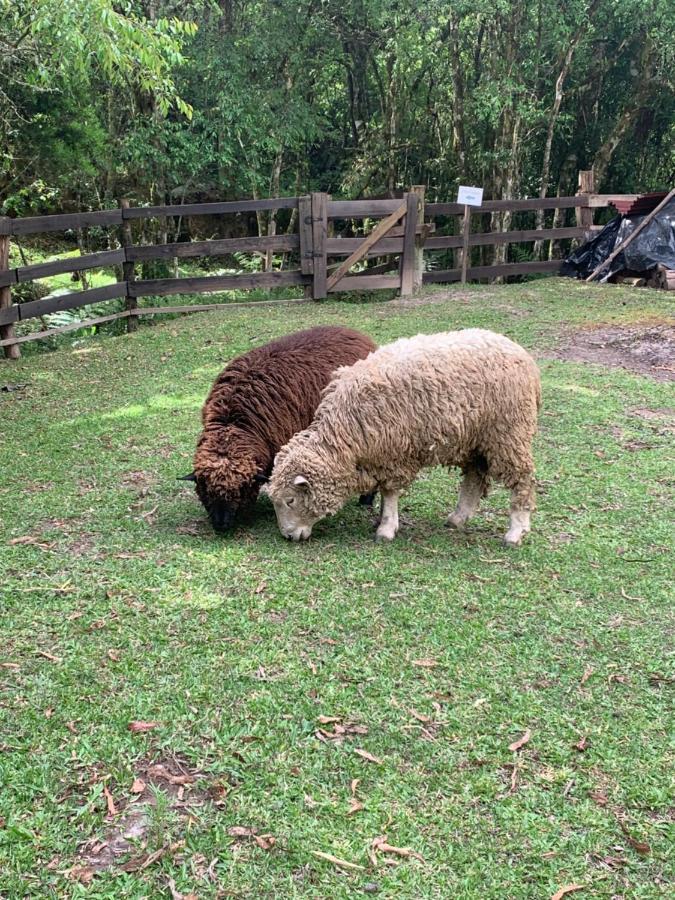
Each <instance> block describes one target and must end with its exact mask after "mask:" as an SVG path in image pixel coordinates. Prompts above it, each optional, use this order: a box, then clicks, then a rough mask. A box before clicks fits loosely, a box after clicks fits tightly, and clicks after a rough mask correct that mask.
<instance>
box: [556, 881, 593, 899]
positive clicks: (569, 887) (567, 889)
mask: <svg viewBox="0 0 675 900" xmlns="http://www.w3.org/2000/svg"><path fill="white" fill-rule="evenodd" d="M584 887H585V885H583V884H566V885H565V886H564V887H561V888H560V890H559V891H556V892H555V894H553V896H552V897H551V900H562V898H563V897H564V896H565V894H571V893H572V891H583V889H584Z"/></svg>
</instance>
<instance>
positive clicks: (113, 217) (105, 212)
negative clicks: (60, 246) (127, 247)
mask: <svg viewBox="0 0 675 900" xmlns="http://www.w3.org/2000/svg"><path fill="white" fill-rule="evenodd" d="M7 223H9V224H7ZM121 224H122V212H121V210H119V209H102V210H98V211H95V212H82V213H59V214H57V215H54V216H29V217H27V218H24V219H6V220H5V221H4V222H0V234H43V233H46V232H48V231H68V230H70V229H72V228H84V227H85V226H86V225H121Z"/></svg>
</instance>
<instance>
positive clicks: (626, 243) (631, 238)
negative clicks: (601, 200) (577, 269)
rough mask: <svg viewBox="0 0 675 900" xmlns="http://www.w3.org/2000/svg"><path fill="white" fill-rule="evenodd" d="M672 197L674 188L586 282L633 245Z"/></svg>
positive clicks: (674, 191)
mask: <svg viewBox="0 0 675 900" xmlns="http://www.w3.org/2000/svg"><path fill="white" fill-rule="evenodd" d="M673 197H675V188H673V189H672V190H671V191H669V192H668V194H666V196H665V197H664V198H663V200H662V201H661V202H660V203H659V205H658V206H657V207H656V208H655V209H653V210H652V211H651V212H650V213H649V215H646V216H645V217H644V219H643V220H642V221H641V222H640V224H639V225H638V226H637V228H635V229H634V230H633V231H631V233H630V234H629V235H628V237H627V238H626V239H625V240H624V241H622V242H621V243H620V244H619V246H618V247H615V248H614V250H612V252H611V253H610V254H609V256H608V257H607V259H606V260H604V261H603V262H601V263H599V264H598V265H597V266H596V267H595V269H593V271H592V272H591V274H590V275H589V276H588V278H586V281H593V279H594V278H595V277H596V276H597V275H598V274H599V273H600V272H602V270H603V269H606V268H607V267H608V266H609V264H610V263H611V262H612V261H613V260H615V259H616V258H617V256H618V255H619V253H621V252H622V251H623V250H625V249H626V247H628V246H630V244H632V243H633V241H634V240H635V238H636V237H637V236H638V234H640V232H641V231H642V230H643V229H644V228H645V227H646V226H647V225H649V223H650V222H651V221H652V219H653V218H654V217H655V216H657V215H658V214H659V213H660V212H661V210H662V209H663V207H664V206H666V205H667V204H668V203H670V201H671V200H672V198H673Z"/></svg>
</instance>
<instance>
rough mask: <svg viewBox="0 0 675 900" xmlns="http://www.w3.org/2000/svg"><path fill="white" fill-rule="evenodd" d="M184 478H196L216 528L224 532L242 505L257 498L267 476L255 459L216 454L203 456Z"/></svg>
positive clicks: (190, 479)
mask: <svg viewBox="0 0 675 900" xmlns="http://www.w3.org/2000/svg"><path fill="white" fill-rule="evenodd" d="M181 480H183V481H193V482H194V484H195V488H196V490H197V496H198V497H199V499H200V500H201V502H202V505H203V506H204V509H205V510H206V512H207V513H208V516H209V519H210V520H211V525H212V526H213V528H214V531H218V532H221V533H222V532H225V531H228V530H229V529H230V528H232V526H233V525H234V523H235V519H236V516H237V513H238V512H239V510H240V509H241V508H242V507H244V506H249V505H251V504H252V503H254V502H255V500H256V497H257V496H258V492H259V491H260V486H261V484H263V483H264V482H265V481H266V480H267V476H266V475H264V474H263V473H261V472H260V471H259V468H258V466H257V465H256V464H255V462H254V461H247V460H241V459H238V460H236V461H234V460H231V459H229V458H228V457H226V456H216V455H213V456H210V457H208V458H205V459H204V458H201V459H200V461H199V463H198V464H197V465H196V466H195V470H194V472H192V474H191V475H186V476H184V477H183V479H181Z"/></svg>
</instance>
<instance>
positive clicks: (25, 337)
mask: <svg viewBox="0 0 675 900" xmlns="http://www.w3.org/2000/svg"><path fill="white" fill-rule="evenodd" d="M128 315H129V313H128V312H127V311H126V310H124V311H123V312H118V313H111V314H110V315H109V316H96V318H93V319H83V320H82V321H81V322H71V323H70V324H69V325H59V327H58V328H47V329H46V330H45V331H33V332H31V334H22V335H21V337H18V338H16V339H15V343H17V344H25V343H27V342H28V341H42V340H44V339H45V338H48V337H52V336H53V335H55V334H65V333H66V332H67V331H79V330H80V328H91V327H92V326H93V325H102V324H103V323H104V322H114V321H115V320H116V319H126V317H127V316H128ZM8 343H9V342H8V341H6V340H2V341H0V347H6V345H7V344H8Z"/></svg>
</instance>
